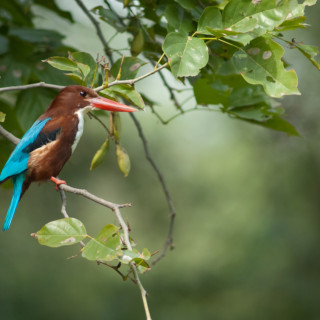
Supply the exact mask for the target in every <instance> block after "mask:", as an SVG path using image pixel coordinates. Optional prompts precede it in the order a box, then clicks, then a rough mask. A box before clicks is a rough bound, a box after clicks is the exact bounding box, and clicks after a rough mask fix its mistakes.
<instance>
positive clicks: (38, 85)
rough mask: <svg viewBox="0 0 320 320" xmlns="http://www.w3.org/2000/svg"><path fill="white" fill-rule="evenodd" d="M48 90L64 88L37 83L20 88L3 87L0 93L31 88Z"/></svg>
mask: <svg viewBox="0 0 320 320" xmlns="http://www.w3.org/2000/svg"><path fill="white" fill-rule="evenodd" d="M39 87H41V88H50V89H57V90H61V89H63V88H64V86H59V85H56V84H49V83H45V82H37V83H31V84H25V85H22V86H12V87H3V88H0V93H1V92H5V91H14V90H26V89H32V88H39Z"/></svg>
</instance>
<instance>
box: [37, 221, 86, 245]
mask: <svg viewBox="0 0 320 320" xmlns="http://www.w3.org/2000/svg"><path fill="white" fill-rule="evenodd" d="M33 236H34V237H35V238H36V239H37V240H38V242H39V243H40V244H42V245H45V246H48V247H52V248H56V247H62V246H70V245H72V244H75V243H78V242H80V241H81V240H83V239H84V238H86V237H87V231H86V228H85V227H84V225H83V223H82V222H81V221H80V220H78V219H75V218H65V219H60V220H56V221H52V222H49V223H47V224H46V225H45V226H44V227H42V228H41V230H39V231H38V232H37V233H35V234H34V235H33Z"/></svg>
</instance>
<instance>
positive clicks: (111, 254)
mask: <svg viewBox="0 0 320 320" xmlns="http://www.w3.org/2000/svg"><path fill="white" fill-rule="evenodd" d="M118 231H119V227H117V226H115V225H112V224H108V225H106V226H104V227H103V228H102V230H101V231H100V232H99V234H98V236H97V237H96V238H94V239H91V240H90V241H89V242H88V243H87V244H86V246H85V247H84V248H82V250H81V251H82V256H83V257H84V258H86V259H88V260H100V261H112V260H114V259H116V258H118V257H119V256H121V255H122V251H121V240H120V236H119V233H118Z"/></svg>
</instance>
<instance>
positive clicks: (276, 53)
mask: <svg viewBox="0 0 320 320" xmlns="http://www.w3.org/2000/svg"><path fill="white" fill-rule="evenodd" d="M283 54H284V49H283V48H282V46H280V45H279V44H278V43H276V42H274V41H273V40H272V39H270V38H265V37H259V38H257V39H254V40H253V41H252V42H250V44H249V45H248V46H247V47H245V48H244V49H242V48H239V51H237V52H236V53H235V54H234V56H233V61H234V64H235V66H236V68H237V70H238V72H240V73H241V75H242V77H243V78H244V79H245V80H246V81H247V82H248V83H250V84H261V85H262V86H263V88H264V90H265V91H266V93H267V94H268V95H269V96H271V97H275V98H280V97H282V96H284V95H288V94H300V92H299V90H298V88H297V84H298V79H297V75H296V73H295V71H294V70H290V71H286V70H285V68H284V66H283V62H282V61H281V57H282V56H283Z"/></svg>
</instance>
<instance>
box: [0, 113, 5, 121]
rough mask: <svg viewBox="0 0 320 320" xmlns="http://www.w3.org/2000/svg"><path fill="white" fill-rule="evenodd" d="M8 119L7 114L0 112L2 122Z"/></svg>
mask: <svg viewBox="0 0 320 320" xmlns="http://www.w3.org/2000/svg"><path fill="white" fill-rule="evenodd" d="M5 119H6V114H5V113H3V112H1V111H0V122H4V120H5Z"/></svg>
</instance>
